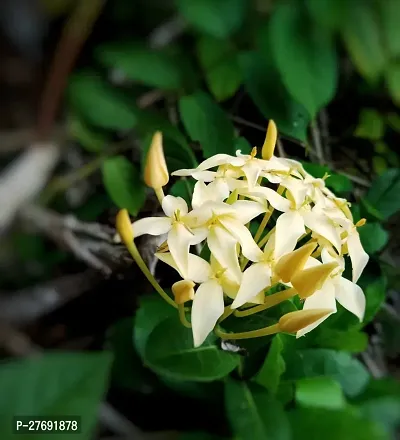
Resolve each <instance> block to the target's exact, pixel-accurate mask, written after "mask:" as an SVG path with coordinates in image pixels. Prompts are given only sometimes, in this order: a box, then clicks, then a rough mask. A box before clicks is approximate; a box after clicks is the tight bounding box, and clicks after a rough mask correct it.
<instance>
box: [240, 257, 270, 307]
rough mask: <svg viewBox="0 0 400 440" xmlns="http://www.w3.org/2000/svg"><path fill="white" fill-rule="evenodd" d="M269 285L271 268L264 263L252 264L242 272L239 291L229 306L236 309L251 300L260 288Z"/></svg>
mask: <svg viewBox="0 0 400 440" xmlns="http://www.w3.org/2000/svg"><path fill="white" fill-rule="evenodd" d="M270 285H271V268H270V266H269V264H266V263H255V264H252V265H251V266H250V267H249V268H247V269H246V270H245V271H244V272H243V278H242V283H241V284H240V288H239V292H238V293H237V295H236V298H235V300H234V301H233V303H232V305H231V308H232V309H237V308H238V307H240V306H242V305H243V304H245V303H247V302H251V300H253V299H254V297H255V296H257V295H258V294H259V293H260V292H261V291H262V290H264V289H265V288H267V287H268V286H270Z"/></svg>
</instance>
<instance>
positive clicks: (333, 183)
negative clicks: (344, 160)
mask: <svg viewBox="0 0 400 440" xmlns="http://www.w3.org/2000/svg"><path fill="white" fill-rule="evenodd" d="M301 163H302V165H303V167H304V169H305V170H306V171H307V173H310V174H311V175H313V176H314V177H317V178H320V179H322V178H323V177H325V176H326V175H327V174H328V175H329V177H328V178H327V179H326V181H325V183H326V186H327V187H328V188H331V189H332V190H333V191H335V192H338V193H340V192H350V191H352V189H353V184H352V183H351V180H350V179H349V178H348V177H347V176H344V175H343V174H338V173H334V172H332V171H331V170H330V169H329V168H328V167H327V166H324V165H319V164H316V163H311V162H304V161H301Z"/></svg>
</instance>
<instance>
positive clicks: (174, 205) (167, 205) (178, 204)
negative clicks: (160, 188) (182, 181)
mask: <svg viewBox="0 0 400 440" xmlns="http://www.w3.org/2000/svg"><path fill="white" fill-rule="evenodd" d="M161 207H162V209H163V211H164V212H165V215H166V216H167V217H172V216H173V215H174V212H175V211H177V210H179V212H180V214H181V215H182V216H183V215H185V214H187V213H188V206H187V203H186V202H185V200H184V199H182V197H174V196H170V195H168V196H165V197H164V198H163V201H162V203H161Z"/></svg>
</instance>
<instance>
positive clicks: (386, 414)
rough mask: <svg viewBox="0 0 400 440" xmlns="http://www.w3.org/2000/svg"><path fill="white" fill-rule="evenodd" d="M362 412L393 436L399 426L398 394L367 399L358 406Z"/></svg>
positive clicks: (399, 399)
mask: <svg viewBox="0 0 400 440" xmlns="http://www.w3.org/2000/svg"><path fill="white" fill-rule="evenodd" d="M359 409H360V410H361V411H362V413H363V414H364V415H365V416H366V417H368V418H369V419H371V420H374V421H375V422H377V423H379V424H380V425H382V426H383V427H384V428H385V430H386V431H387V432H388V434H391V435H392V436H393V438H395V435H396V430H397V429H398V428H399V427H400V395H398V396H383V397H379V398H376V399H372V400H369V401H367V402H365V403H362V404H361V405H360V406H359Z"/></svg>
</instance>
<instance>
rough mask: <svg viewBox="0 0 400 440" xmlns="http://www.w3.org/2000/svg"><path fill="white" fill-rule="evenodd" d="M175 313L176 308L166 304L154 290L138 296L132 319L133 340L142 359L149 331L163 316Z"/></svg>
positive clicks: (166, 316) (174, 314)
mask: <svg viewBox="0 0 400 440" xmlns="http://www.w3.org/2000/svg"><path fill="white" fill-rule="evenodd" d="M177 313H178V312H177V311H176V309H174V308H173V307H171V306H170V305H169V304H167V303H166V302H165V301H164V300H163V299H162V298H161V297H160V296H159V295H158V294H157V293H156V292H153V294H152V295H146V296H143V297H141V298H140V303H139V308H138V310H137V312H136V316H135V321H134V330H133V340H134V344H135V347H136V350H137V352H138V353H139V355H140V357H141V358H142V359H144V354H145V350H146V344H147V340H148V338H149V336H150V333H151V332H152V331H153V330H154V328H155V327H156V326H157V325H158V324H159V323H160V322H161V321H163V320H164V319H165V318H168V317H170V316H176V314H177Z"/></svg>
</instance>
